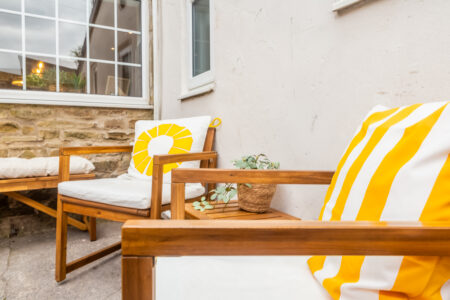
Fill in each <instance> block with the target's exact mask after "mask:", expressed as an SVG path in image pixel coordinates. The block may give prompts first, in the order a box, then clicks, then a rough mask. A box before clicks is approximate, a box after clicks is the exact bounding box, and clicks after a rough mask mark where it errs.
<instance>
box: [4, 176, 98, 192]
mask: <svg viewBox="0 0 450 300" xmlns="http://www.w3.org/2000/svg"><path fill="white" fill-rule="evenodd" d="M94 178H95V174H93V173H89V174H72V175H70V180H87V179H94ZM58 182H59V177H58V176H42V177H25V178H14V179H0V193H3V192H20V191H31V190H40V189H52V188H56V187H57V186H58Z"/></svg>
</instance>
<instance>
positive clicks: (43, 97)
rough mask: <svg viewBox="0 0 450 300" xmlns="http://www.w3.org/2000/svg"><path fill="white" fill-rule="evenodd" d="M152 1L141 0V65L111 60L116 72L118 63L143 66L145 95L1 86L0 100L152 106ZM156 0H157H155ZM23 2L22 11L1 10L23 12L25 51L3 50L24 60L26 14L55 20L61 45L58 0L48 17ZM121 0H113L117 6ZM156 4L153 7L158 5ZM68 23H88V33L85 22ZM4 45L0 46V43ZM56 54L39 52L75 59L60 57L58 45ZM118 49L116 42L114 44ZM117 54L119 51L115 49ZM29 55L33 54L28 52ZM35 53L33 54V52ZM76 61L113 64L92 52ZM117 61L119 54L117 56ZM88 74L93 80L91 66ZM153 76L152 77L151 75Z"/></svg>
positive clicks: (129, 106) (18, 102)
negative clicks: (96, 93) (53, 10)
mask: <svg viewBox="0 0 450 300" xmlns="http://www.w3.org/2000/svg"><path fill="white" fill-rule="evenodd" d="M149 1H150V0H142V2H141V3H142V4H141V20H142V21H141V22H142V30H141V33H140V34H141V43H142V61H141V64H130V63H121V62H112V63H113V64H114V63H115V64H116V67H115V73H116V74H117V69H118V68H117V66H118V65H127V66H128V65H129V66H140V67H141V74H142V97H124V96H108V95H93V94H77V93H62V92H59V85H57V87H56V88H57V92H46V91H26V90H6V89H0V103H13V104H43V105H66V106H92V107H118V108H141V109H152V108H153V105H152V104H151V103H150V84H149V81H150V76H149V75H150V74H149V71H150V70H149V68H150V67H149V66H150V65H149V56H150V51H149V50H150V43H149V32H150V30H149V29H150V27H149V21H150V20H149ZM153 1H157V0H153ZM21 2H22V3H21V4H22V11H21V12H17V11H10V10H6V9H0V12H7V13H11V14H16V15H21V16H22V51H13V50H5V49H2V52H3V53H6V52H9V53H18V54H21V55H22V57H23V60H25V55H24V54H25V51H26V49H25V26H24V25H25V17H26V16H32V17H38V18H41V19H48V20H52V21H55V22H56V41H57V45H58V40H59V32H58V31H59V20H63V19H60V18H59V16H58V1H55V17H45V16H37V15H33V14H30V13H25V5H24V4H25V0H21ZM86 3H89V1H86ZM117 3H118V0H114V5H115V7H117ZM155 7H156V6H153V8H155ZM86 11H87V14H88V15H89V13H90V12H89V7H88V6H87V5H86ZM114 18H115V19H117V14H114ZM63 21H65V22H69V23H74V24H81V25H86V26H87V27H88V28H87V32H89V24H85V23H79V22H76V21H70V20H63ZM115 24H117V20H115ZM91 26H92V27H98V28H107V29H113V30H115V36H116V37H117V31H118V30H117V29H116V28H110V27H108V26H102V25H93V24H91ZM125 31H126V32H133V31H132V30H125ZM115 42H116V43H117V39H115ZM0 47H1V45H0ZM56 48H57V49H56V54H55V55H42V54H37V53H36V55H39V56H43V57H51V58H57V57H59V58H62V59H66V58H67V59H74V58H73V57H65V56H58V54H59V53H58V51H59V47H56ZM115 48H116V49H117V45H116V47H115ZM87 51H89V37H87ZM116 53H117V51H116ZM28 54H30V53H28ZM32 55H34V53H33V54H32ZM76 59H77V60H83V61H86V62H88V63H89V62H91V61H92V62H99V63H111V62H108V61H103V60H99V59H92V58H89V55H87V58H84V59H80V58H76ZM115 60H116V61H117V57H116V58H115ZM58 65H59V60H58V59H56V66H58ZM86 70H87V74H86V75H87V76H86V82H89V81H90V74H89V73H90V68H89V67H88V68H87V69H86ZM56 76H57V77H59V73H58V72H56ZM152 77H153V76H152ZM115 78H116V80H115V86H116V89H115V90H116V93H117V91H118V89H117V87H118V77H117V76H115ZM25 79H26V72H25V70H23V81H24V85H26V80H25ZM89 86H90V84H88V85H87V92H89Z"/></svg>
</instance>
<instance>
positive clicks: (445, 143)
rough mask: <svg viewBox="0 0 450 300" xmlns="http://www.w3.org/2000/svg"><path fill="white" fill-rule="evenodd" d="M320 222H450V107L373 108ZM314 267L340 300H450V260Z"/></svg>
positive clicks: (354, 260)
mask: <svg viewBox="0 0 450 300" xmlns="http://www.w3.org/2000/svg"><path fill="white" fill-rule="evenodd" d="M320 219H321V220H324V221H338V220H343V221H344V220H345V221H355V220H356V221H448V220H450V104H449V102H438V103H428V104H416V105H411V106H405V107H399V108H393V109H388V108H385V107H376V108H375V109H374V110H372V111H371V112H370V113H369V115H368V116H367V117H366V119H365V120H364V121H363V123H362V125H361V126H360V129H359V130H358V132H357V133H356V135H355V136H354V138H353V140H352V141H351V143H350V145H349V146H348V148H347V150H346V152H345V153H344V155H343V157H342V158H341V161H340V162H339V165H338V168H337V170H336V173H335V175H334V177H333V180H332V182H331V185H330V187H329V189H328V192H327V195H326V198H325V203H324V206H323V208H322V211H321V214H320ZM449 255H450V253H449ZM308 264H309V266H310V269H311V271H312V273H313V275H314V276H315V277H316V279H317V280H318V281H319V282H320V283H321V284H322V285H323V287H324V288H325V289H326V290H327V291H328V292H329V293H330V295H331V296H332V297H333V298H334V299H391V300H392V299H450V256H449V257H410V256H408V257H406V256H405V257H401V256H395V257H386V256H384V257H383V256H344V257H341V256H327V257H325V256H314V257H312V258H310V259H309V261H308Z"/></svg>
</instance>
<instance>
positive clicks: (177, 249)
mask: <svg viewBox="0 0 450 300" xmlns="http://www.w3.org/2000/svg"><path fill="white" fill-rule="evenodd" d="M448 253H450V222H442V223H434V224H433V223H420V222H321V221H309V222H308V221H226V220H223V221H210V220H208V221H202V220H196V221H189V220H175V221H170V222H167V221H159V220H143V221H140V220H139V221H137V220H130V221H127V222H126V223H125V225H124V226H123V227H122V296H123V299H154V298H153V295H154V293H155V285H154V283H155V275H156V274H155V272H154V265H155V259H154V258H155V257H156V256H189V255H419V256H443V255H448Z"/></svg>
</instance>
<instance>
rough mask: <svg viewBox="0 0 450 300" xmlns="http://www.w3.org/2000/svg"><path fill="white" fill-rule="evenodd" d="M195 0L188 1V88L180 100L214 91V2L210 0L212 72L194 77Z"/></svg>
mask: <svg viewBox="0 0 450 300" xmlns="http://www.w3.org/2000/svg"><path fill="white" fill-rule="evenodd" d="M194 2H195V0H186V20H187V22H186V28H187V34H186V37H187V45H186V47H187V51H186V54H187V55H186V56H187V59H186V68H185V69H186V87H187V90H185V91H184V92H183V95H182V96H181V97H180V99H185V98H190V97H193V96H195V95H198V94H204V93H207V92H210V91H212V90H213V89H214V81H215V66H214V61H215V60H214V0H209V18H210V19H209V26H210V30H209V35H210V37H209V38H210V48H209V49H210V60H211V61H210V70H209V71H206V72H204V73H202V74H199V75H197V76H193V75H192V74H193V59H192V55H193V53H192V48H193V41H192V37H193V32H192V27H193V26H192V25H193V24H192V6H193V4H194Z"/></svg>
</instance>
